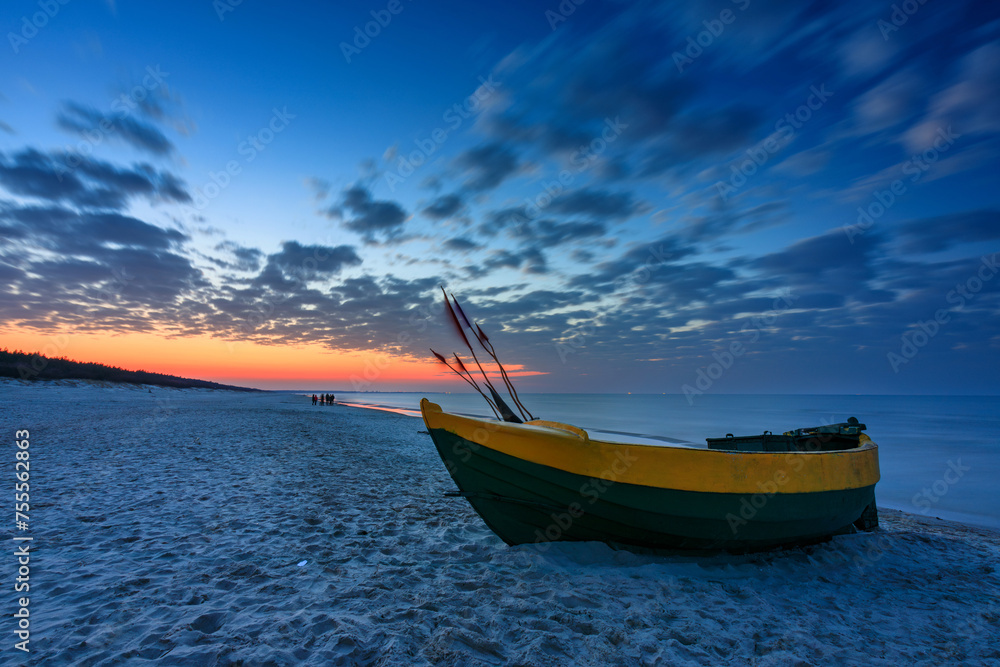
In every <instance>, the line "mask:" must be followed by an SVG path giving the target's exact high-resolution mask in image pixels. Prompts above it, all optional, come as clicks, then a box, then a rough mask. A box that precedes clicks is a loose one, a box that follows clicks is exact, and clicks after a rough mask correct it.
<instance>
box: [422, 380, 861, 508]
mask: <svg viewBox="0 0 1000 667" xmlns="http://www.w3.org/2000/svg"><path fill="white" fill-rule="evenodd" d="M421 413H422V415H423V418H424V423H425V424H426V425H427V427H428V429H429V430H430V429H442V430H445V431H447V432H449V433H452V434H453V435H454V436H456V437H458V438H460V439H462V440H463V441H465V442H468V443H470V444H471V445H474V446H478V447H486V448H488V449H492V450H494V451H498V452H501V453H504V454H508V455H512V456H515V457H518V455H517V454H516V453H514V452H513V451H512V450H514V449H517V447H516V446H512V445H511V444H510V443H508V446H507V447H497V446H491V445H490V444H489V440H490V437H489V436H490V435H492V434H499V435H501V436H504V437H507V438H511V439H512V442H513V443H514V445H517V442H516V441H517V439H526V438H530V437H531V435H532V432H535V433H536V434H538V435H543V436H545V437H546V438H548V439H551V440H550V444H553V445H556V446H558V447H560V448H563V449H566V448H570V447H575V448H576V452H577V453H579V452H580V451H586V452H590V453H592V454H593V455H594V457H593V458H594V461H593V462H587V461H583V462H581V461H580V460H573V459H571V458H569V457H566V459H565V460H564V462H563V463H562V464H559V463H553V459H555V458H557V455H556V454H555V453H552V452H542V453H538V452H533V453H532V454H533V455H527V454H525V455H524V456H521V457H518V458H523V459H524V460H526V461H530V462H533V463H538V464H540V465H546V466H548V467H551V468H554V469H557V470H563V471H565V472H570V473H574V474H580V475H583V476H589V477H593V478H605V477H606V476H605V475H603V474H601V473H600V472H599V471H598V472H597V473H596V474H595V473H594V472H593V471H590V472H588V470H587V465H588V464H589V463H599V462H600V460H601V458H602V457H603V458H604V463H605V464H607V458H608V455H609V454H610V453H612V452H615V453H616V454H617V455H618V456H621V455H622V454H621V453H627V454H631V455H634V456H636V457H637V458H643V455H647V458H645V463H646V464H647V465H646V468H647V469H653V471H652V472H651V473H649V474H648V475H646V474H642V473H641V472H640V473H633V474H629V475H622V476H619V475H615V477H616V478H620V481H623V482H627V483H630V484H637V485H639V486H648V487H652V488H663V489H676V490H685V491H695V492H705V493H745V494H748V495H749V494H757V493H760V492H761V489H760V488H759V484H760V483H768V481H769V480H774V481H775V489H776V490H775V491H774V493H777V494H781V495H785V494H795V493H810V492H816V491H836V490H847V489H854V488H863V487H867V486H871V485H874V484H875V483H877V482H878V481H879V479H880V477H881V475H880V474H879V470H878V468H879V466H878V445H877V444H876V443H875V442H874V441H872V440H871V438H870V437H869V436H868V435H867V434H864V433H862V434H861V438H862V444H861V445H860V446H858V447H855V448H851V449H846V450H834V451H829V450H828V451H823V450H817V451H798V450H796V451H783V452H754V451H734V450H717V449H708V448H707V447H706V448H694V447H678V446H671V445H670V444H665V445H662V446H661V445H648V444H639V443H621V442H614V441H606V440H594V439H590V438H589V437H588V438H587V439H586V440H584V439H582V438H581V437H580V436H579V435H578V434H576V433H573V432H568V431H567V430H564V429H560V428H553V427H549V426H544V425H532V424H530V423H524V424H515V423H508V422H500V421H494V420H488V419H479V418H475V417H466V416H463V415H456V414H453V413H449V412H445V411H444V410H442V409H441V407H440V406H439V405H437V404H435V403H432V402H431V401H429V400H428V399H426V398H424V399H422V400H421ZM439 420H443V421H444V422H445V423H446V424H447V427H444V426H442V425H440V424H432V423H431V422H432V421H433V422H437V421H439ZM453 429H457V430H453ZM477 430H485V431H486V432H485V433H484V434H482V435H484V436H486V437H477V435H479V434H477V433H476V431H477ZM581 430H582V429H581ZM459 431H464V432H465V433H464V434H463V433H462V432H459ZM584 432H585V431H584ZM581 448H585V449H584V450H581ZM690 457H697V459H692V460H691V461H689V463H695V462H697V467H699V468H700V469H701V470H700V471H694V472H692V473H691V474H689V475H680V474H679V473H677V471H676V470H672V469H671V467H672V466H671V463H672V462H674V461H676V460H677V459H678V458H681V459H684V458H690ZM778 457H780V459H779V458H778ZM781 461H783V462H784V463H785V464H786V465H787V466H788V467H791V468H795V470H794V471H792V472H787V471H786V470H785V468H782V467H779V463H780V462H781ZM809 461H813V462H814V463H807V462H809ZM796 464H798V465H799V466H800V467H796ZM598 467H600V466H598ZM657 467H659V469H656V468H657ZM604 469H605V470H610V468H609V466H608V465H605V466H604ZM803 471H806V474H804V475H803V474H801V473H802V472H803ZM626 472H629V471H628V470H626ZM734 472H743V473H745V474H743V475H742V476H739V475H735V476H734V474H733V473H734ZM697 473H700V475H699V474H697ZM612 474H614V473H612ZM779 475H784V477H779ZM740 477H742V479H740ZM803 477H808V478H810V479H811V480H812V485H810V484H809V483H808V482H809V480H805V481H804V480H803V479H802V478H803ZM837 478H839V480H840V483H838V480H837ZM734 479H735V481H734ZM693 480H694V481H693ZM783 480H784V481H783ZM696 482H697V483H696ZM754 482H757V485H756V486H755V485H754V484H753V483H754ZM786 484H787V486H785V485H786ZM782 487H784V488H782Z"/></svg>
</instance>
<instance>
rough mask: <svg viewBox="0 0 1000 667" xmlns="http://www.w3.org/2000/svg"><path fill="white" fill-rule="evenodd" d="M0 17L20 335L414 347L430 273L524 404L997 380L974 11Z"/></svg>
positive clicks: (9, 8) (1, 277)
mask: <svg viewBox="0 0 1000 667" xmlns="http://www.w3.org/2000/svg"><path fill="white" fill-rule="evenodd" d="M570 10H572V11H571V12H570ZM379 21H381V23H379ZM383 24H384V25H383ZM0 26H2V27H3V31H4V33H5V39H4V42H5V43H4V44H3V45H2V48H0V62H2V63H3V67H2V69H0V95H2V97H0V232H2V236H0V281H2V282H0V284H2V285H3V287H2V290H0V310H2V311H3V317H2V320H3V321H4V322H6V323H7V324H6V327H7V330H8V332H10V331H11V330H14V329H16V330H17V331H18V332H21V333H23V332H33V333H36V334H37V335H39V336H45V335H52V334H54V333H56V332H66V331H68V332H91V333H106V334H108V335H112V334H114V335H123V336H124V335H129V334H131V333H137V332H158V333H159V334H161V335H162V336H163V337H164V338H165V339H180V338H183V337H185V336H210V337H215V338H219V339H221V340H228V341H233V340H245V341H251V342H253V343H256V344H264V345H301V344H315V345H319V346H322V348H323V349H325V350H327V351H329V352H331V353H341V352H344V353H347V352H351V353H361V354H373V355H381V354H389V355H390V356H392V357H394V358H400V359H416V358H424V357H425V351H426V348H427V347H429V346H434V347H435V348H436V349H437V348H444V349H446V350H448V349H450V348H449V346H454V345H455V342H454V341H453V340H452V339H451V338H449V334H448V332H447V330H446V329H445V328H444V327H443V326H441V325H440V324H439V323H438V322H437V319H438V318H437V317H436V315H434V314H435V313H439V311H440V303H439V298H440V293H439V292H438V291H436V290H437V286H438V285H439V284H444V285H446V286H447V287H448V289H449V290H451V291H453V292H455V293H456V294H457V295H458V296H460V298H463V300H464V302H465V303H467V304H468V306H469V310H471V311H474V312H475V314H476V317H477V318H479V319H481V320H482V321H483V322H484V324H485V325H486V326H487V327H488V329H489V330H490V331H492V332H495V333H501V332H502V335H501V336H500V341H502V344H501V347H502V348H503V349H504V350H506V354H505V357H506V359H505V360H506V361H508V363H511V364H516V365H519V366H523V367H524V368H525V369H526V370H529V371H533V372H537V373H538V374H537V375H532V376H529V377H525V378H523V379H522V383H523V384H524V385H525V387H526V388H527V389H528V390H539V391H542V390H555V391H560V390H563V391H567V390H572V391H595V392H600V391H633V392H667V393H678V392H682V391H688V392H694V391H695V390H697V391H704V392H706V393H708V392H755V391H761V392H770V393H775V392H780V393H784V392H810V393H825V392H831V393H834V392H836V393H840V392H847V393H913V392H917V393H996V392H997V391H998V390H1000V385H998V382H997V376H998V374H997V373H996V370H997V369H998V367H1000V364H998V363H997V362H998V358H1000V334H998V331H1000V315H998V313H1000V311H998V304H1000V301H998V296H997V295H998V285H1000V279H996V278H995V275H996V273H997V269H996V268H994V267H995V259H996V255H995V253H997V251H998V250H1000V247H998V246H1000V243H998V239H1000V224H998V222H1000V214H998V199H1000V194H998V191H997V188H996V186H995V181H996V174H997V156H998V146H1000V144H998V139H1000V10H998V9H997V8H996V7H995V6H992V5H990V4H989V3H974V2H956V3H926V4H924V5H920V4H919V3H917V2H913V3H910V4H907V3H902V4H900V3H896V4H895V5H894V4H893V3H887V4H884V5H883V4H879V3H875V4H872V3H861V2H848V3H823V2H820V3H800V2H783V1H772V2H764V1H761V0H739V1H738V2H731V1H728V0H727V1H724V2H695V3H615V2H600V1H599V0H587V1H586V2H583V3H581V4H579V5H576V4H574V3H572V2H570V0H566V1H565V2H563V3H562V4H560V3H558V2H551V3H527V2H521V3H495V4H483V3H459V2H429V1H428V2H422V1H421V0H398V2H388V1H387V2H371V3H362V2H345V3H337V4H336V5H335V6H325V5H323V4H320V3H308V5H307V6H306V7H298V8H294V9H289V8H288V7H286V6H284V5H281V4H278V3H249V2H244V3H239V4H233V3H232V2H229V1H227V0H219V1H218V2H215V3H212V2H178V3H172V4H170V5H169V6H167V5H161V4H149V3H129V2H121V1H119V2H97V1H93V2H87V1H85V0H71V1H70V2H67V3H66V4H65V5H62V4H60V3H59V2H58V1H54V2H51V3H46V2H41V3H39V2H10V3H7V4H6V5H5V7H4V10H3V13H2V14H0ZM366 30H367V31H368V33H369V35H367V36H359V35H364V32H365V31H366ZM102 121H104V125H103V127H102V125H101V123H102ZM428 317H429V319H425V318H428ZM403 331H406V332H409V333H411V334H412V335H411V336H409V337H407V338H406V339H405V341H404V342H401V339H400V333H401V332H403ZM456 349H457V348H456ZM331 379H337V378H334V377H331ZM294 380H295V378H294V377H291V378H289V382H290V383H291V385H290V386H294V384H295V383H294ZM382 382H383V384H384V386H383V388H400V387H403V386H407V387H408V386H410V385H405V384H403V385H401V384H398V383H397V384H393V382H392V378H390V377H389V376H388V375H387V376H386V377H385V378H383V380H382ZM379 386H382V385H379ZM695 395H696V394H695Z"/></svg>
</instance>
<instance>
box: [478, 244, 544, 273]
mask: <svg viewBox="0 0 1000 667" xmlns="http://www.w3.org/2000/svg"><path fill="white" fill-rule="evenodd" d="M484 267H485V269H486V271H492V270H494V269H521V270H523V271H524V272H525V273H533V274H543V273H548V271H549V268H548V264H547V263H546V260H545V255H544V254H543V253H542V251H541V250H539V249H537V248H524V249H522V250H519V251H510V250H494V251H493V252H492V253H491V255H490V257H489V258H488V259H487V260H486V262H485V263H484Z"/></svg>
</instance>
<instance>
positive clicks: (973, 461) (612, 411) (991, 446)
mask: <svg viewBox="0 0 1000 667" xmlns="http://www.w3.org/2000/svg"><path fill="white" fill-rule="evenodd" d="M424 396H426V397H427V398H428V399H430V400H431V401H433V402H435V403H438V404H439V405H441V407H442V408H443V409H444V410H445V411H448V412H457V413H462V414H469V415H479V416H483V417H492V413H491V412H490V411H489V408H488V407H487V406H486V404H485V402H484V401H483V399H482V398H481V397H480V396H479V395H478V394H460V393H450V394H446V393H432V392H427V393H350V392H338V393H337V400H338V401H343V402H347V403H354V404H357V405H365V406H369V407H382V408H388V409H392V410H395V411H400V412H404V413H407V414H413V415H419V410H420V407H419V406H420V399H421V398H422V397H424ZM692 398H693V400H690V401H689V399H688V397H686V396H683V395H678V394H655V395H654V394H627V395H621V394H523V395H522V396H521V401H522V403H523V404H524V405H525V406H526V407H527V408H528V409H529V410H530V411H531V412H532V414H533V415H534V416H535V417H536V418H541V419H548V420H552V421H560V422H565V423H568V424H573V425H575V426H580V427H581V428H584V429H587V430H588V431H590V432H591V434H592V436H593V437H594V438H599V439H602V440H612V441H614V440H624V441H633V442H634V441H636V436H637V437H638V438H642V439H644V440H642V441H648V442H660V443H662V444H664V445H665V446H669V443H674V442H676V443H680V444H681V445H682V446H683V445H685V444H686V445H687V446H698V447H704V446H705V438H716V437H723V436H725V435H726V434H727V433H733V434H735V435H754V434H759V433H763V432H764V431H772V432H774V433H782V432H784V431H790V430H792V429H796V428H801V427H806V426H820V425H823V424H830V423H835V422H844V421H847V419H848V418H849V417H857V418H858V419H859V420H860V421H861V422H862V423H863V424H866V425H867V427H868V428H867V430H866V433H867V434H868V435H869V437H871V438H872V440H874V441H875V442H876V443H877V444H878V446H879V462H880V467H881V472H882V479H881V481H880V482H879V483H878V486H877V487H876V496H877V499H878V503H879V505H880V506H883V507H891V508H894V509H901V510H904V511H907V512H911V513H916V514H922V515H926V516H938V517H941V518H947V519H952V520H957V521H963V522H966V523H971V524H976V525H981V526H989V527H994V528H1000V397H998V396H843V395H837V396H818V395H781V396H778V395H763V396H761V395H708V394H706V395H701V396H695V397H692ZM645 439H648V440H645Z"/></svg>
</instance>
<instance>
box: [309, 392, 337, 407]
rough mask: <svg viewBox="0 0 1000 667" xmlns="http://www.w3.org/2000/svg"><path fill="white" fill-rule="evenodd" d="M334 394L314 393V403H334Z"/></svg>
mask: <svg viewBox="0 0 1000 667" xmlns="http://www.w3.org/2000/svg"><path fill="white" fill-rule="evenodd" d="M333 399H334V395H333V394H318V395H317V394H313V405H316V404H317V403H319V404H320V405H333Z"/></svg>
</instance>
